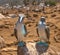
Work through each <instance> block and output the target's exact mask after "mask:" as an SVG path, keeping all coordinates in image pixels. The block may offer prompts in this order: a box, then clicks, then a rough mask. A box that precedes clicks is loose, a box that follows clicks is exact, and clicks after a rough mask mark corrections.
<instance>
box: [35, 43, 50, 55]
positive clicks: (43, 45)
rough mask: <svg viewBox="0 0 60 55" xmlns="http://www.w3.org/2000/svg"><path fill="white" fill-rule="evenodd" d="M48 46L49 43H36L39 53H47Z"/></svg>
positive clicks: (39, 54)
mask: <svg viewBox="0 0 60 55" xmlns="http://www.w3.org/2000/svg"><path fill="white" fill-rule="evenodd" d="M48 47H49V45H48V44H47V43H43V42H38V43H37V44H36V50H37V52H38V55H41V54H43V53H45V52H46V51H47V49H48Z"/></svg>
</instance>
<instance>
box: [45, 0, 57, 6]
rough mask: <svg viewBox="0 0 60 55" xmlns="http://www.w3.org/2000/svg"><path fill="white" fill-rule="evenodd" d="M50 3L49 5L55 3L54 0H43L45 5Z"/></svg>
mask: <svg viewBox="0 0 60 55" xmlns="http://www.w3.org/2000/svg"><path fill="white" fill-rule="evenodd" d="M48 4H49V5H50V6H55V5H56V1H54V0H49V1H48V0H47V1H45V5H48Z"/></svg>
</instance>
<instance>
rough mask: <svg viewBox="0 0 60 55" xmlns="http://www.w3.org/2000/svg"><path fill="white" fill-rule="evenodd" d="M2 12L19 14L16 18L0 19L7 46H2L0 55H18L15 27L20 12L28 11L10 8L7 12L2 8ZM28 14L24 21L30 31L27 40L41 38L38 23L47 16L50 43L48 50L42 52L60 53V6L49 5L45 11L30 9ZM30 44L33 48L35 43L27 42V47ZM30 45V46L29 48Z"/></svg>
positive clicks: (57, 54)
mask: <svg viewBox="0 0 60 55" xmlns="http://www.w3.org/2000/svg"><path fill="white" fill-rule="evenodd" d="M32 9H33V8H32ZM0 12H1V13H2V14H4V15H5V16H7V15H8V14H13V13H14V14H16V15H17V17H15V18H2V19H0V36H1V37H2V38H3V39H4V42H5V46H4V47H3V48H1V51H0V52H1V54H0V55H5V54H6V55H17V39H16V38H15V35H14V27H15V23H16V22H17V20H18V14H20V13H24V14H26V13H27V12H26V10H25V9H19V10H16V9H13V10H11V9H10V10H6V12H3V10H1V11H0ZM28 15H29V16H28V18H25V19H24V23H25V25H26V28H27V31H28V34H27V36H26V37H27V39H26V41H35V40H38V39H39V38H38V34H37V25H38V22H39V20H40V17H41V16H45V17H46V23H47V25H48V26H49V28H50V39H49V41H50V45H49V48H48V49H47V51H46V52H45V53H42V55H44V54H46V55H60V7H57V8H56V7H50V8H49V7H47V8H46V9H45V12H44V13H43V12H42V11H39V12H34V11H31V10H30V11H29V12H28ZM33 44H34V43H33ZM28 46H30V47H31V48H33V47H32V46H34V45H32V44H29V43H27V47H28ZM30 47H28V49H29V48H30ZM34 48H35V47H34Z"/></svg>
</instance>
